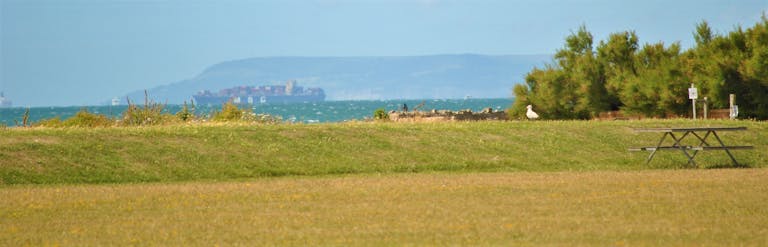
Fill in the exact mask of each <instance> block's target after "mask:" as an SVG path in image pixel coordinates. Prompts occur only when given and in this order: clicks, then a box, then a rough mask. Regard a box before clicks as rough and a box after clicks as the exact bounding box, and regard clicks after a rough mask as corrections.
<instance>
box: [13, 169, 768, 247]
mask: <svg viewBox="0 0 768 247" xmlns="http://www.w3.org/2000/svg"><path fill="white" fill-rule="evenodd" d="M0 198H2V200H0V245H6V246H24V245H33V246H39V245H63V246H92V245H142V246H143V245H163V246H167V245H184V246H188V245H202V246H215V245H221V246H232V245H247V246H263V245H299V246H316V245H342V246H346V245H503V246H509V245H552V244H554V245H600V246H621V245H632V246H636V245H662V246H668V245H696V246H698V245H754V246H766V245H768V169H729V170H726V169H720V170H665V171H631V172H615V171H609V172H544V173H470V174H444V173H432V174H388V175H381V176H379V175H349V176H334V177H306V178H305V177H289V178H272V179H260V180H253V181H241V182H225V183H220V182H193V183H179V184H123V185H58V186H39V185H26V186H10V187H3V188H0Z"/></svg>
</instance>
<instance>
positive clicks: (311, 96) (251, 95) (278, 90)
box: [192, 80, 325, 105]
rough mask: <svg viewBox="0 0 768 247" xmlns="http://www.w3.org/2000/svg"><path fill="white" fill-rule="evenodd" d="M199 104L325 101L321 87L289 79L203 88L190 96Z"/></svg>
mask: <svg viewBox="0 0 768 247" xmlns="http://www.w3.org/2000/svg"><path fill="white" fill-rule="evenodd" d="M192 97H193V98H194V99H195V103H196V104H199V105H220V104H224V103H227V102H232V103H234V104H253V103H301V102H320V101H325V91H323V89H322V88H303V87H299V86H298V84H297V83H296V81H294V80H290V81H288V82H287V83H286V84H285V85H267V86H240V87H233V88H227V89H221V90H219V92H217V93H213V92H211V91H209V90H203V91H200V92H198V93H197V94H196V95H194V96H192Z"/></svg>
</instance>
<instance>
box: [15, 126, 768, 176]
mask: <svg viewBox="0 0 768 247" xmlns="http://www.w3.org/2000/svg"><path fill="white" fill-rule="evenodd" d="M664 126H666V127H670V126H675V127H678V126H679V127H682V126H746V127H748V128H749V130H748V131H741V132H722V133H721V137H722V138H723V139H724V140H725V141H726V143H728V144H731V145H753V146H755V147H756V149H754V150H744V151H742V150H739V151H735V152H734V153H735V155H736V157H737V159H739V161H741V162H742V163H744V164H746V165H747V166H748V167H753V168H759V167H766V166H767V165H768V123H767V122H754V121H689V120H651V121H538V122H529V121H523V122H518V121H512V122H458V123H344V124H320V125H289V124H283V125H217V126H208V125H191V126H184V125H181V126H161V127H146V128H96V129H78V128H69V129H66V128H65V129H43V128H37V129H18V128H17V129H4V130H3V129H0V185H2V184H6V185H8V184H79V183H126V182H130V183H134V182H173V181H199V180H215V181H222V180H238V179H248V178H258V177H275V176H287V175H310V176H316V175H333V174H357V173H414V172H429V171H453V172H503V171H532V172H535V171H597V170H613V171H622V170H624V171H626V170H647V169H678V168H689V167H688V166H687V164H686V161H687V160H686V159H685V157H684V156H683V155H682V154H681V153H678V152H664V153H661V154H659V155H657V157H656V158H655V159H654V161H653V162H651V163H650V164H649V165H646V164H645V162H644V159H645V157H647V155H648V153H647V152H628V151H627V148H629V147H635V146H647V145H653V144H654V143H656V142H657V141H658V138H659V137H660V135H659V134H655V133H642V134H637V133H633V132H632V128H633V127H664ZM691 140H692V139H691ZM697 161H698V164H699V165H700V166H701V167H704V168H713V167H730V166H731V163H730V160H729V159H728V156H726V155H725V153H723V152H721V151H708V152H702V153H701V154H699V155H698V156H697Z"/></svg>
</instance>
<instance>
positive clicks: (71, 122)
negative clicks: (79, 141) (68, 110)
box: [47, 108, 115, 128]
mask: <svg viewBox="0 0 768 247" xmlns="http://www.w3.org/2000/svg"><path fill="white" fill-rule="evenodd" d="M57 120H58V118H53V119H49V120H47V121H48V123H49V124H52V125H55V123H56V121H57ZM114 123H115V122H114V121H113V120H112V119H109V118H108V117H107V116H104V115H101V114H95V113H90V112H88V109H86V108H83V109H82V110H80V111H79V112H77V113H76V114H75V115H74V116H72V117H70V118H68V119H67V120H64V122H62V123H61V125H62V126H64V127H91V128H93V127H109V126H113V125H114ZM51 127H55V126H51Z"/></svg>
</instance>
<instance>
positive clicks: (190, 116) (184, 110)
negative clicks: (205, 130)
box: [176, 101, 195, 122]
mask: <svg viewBox="0 0 768 247" xmlns="http://www.w3.org/2000/svg"><path fill="white" fill-rule="evenodd" d="M176 117H177V118H179V120H181V121H184V122H189V121H192V120H195V102H192V103H191V106H189V105H187V101H184V106H182V107H181V110H179V112H177V113H176Z"/></svg>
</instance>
